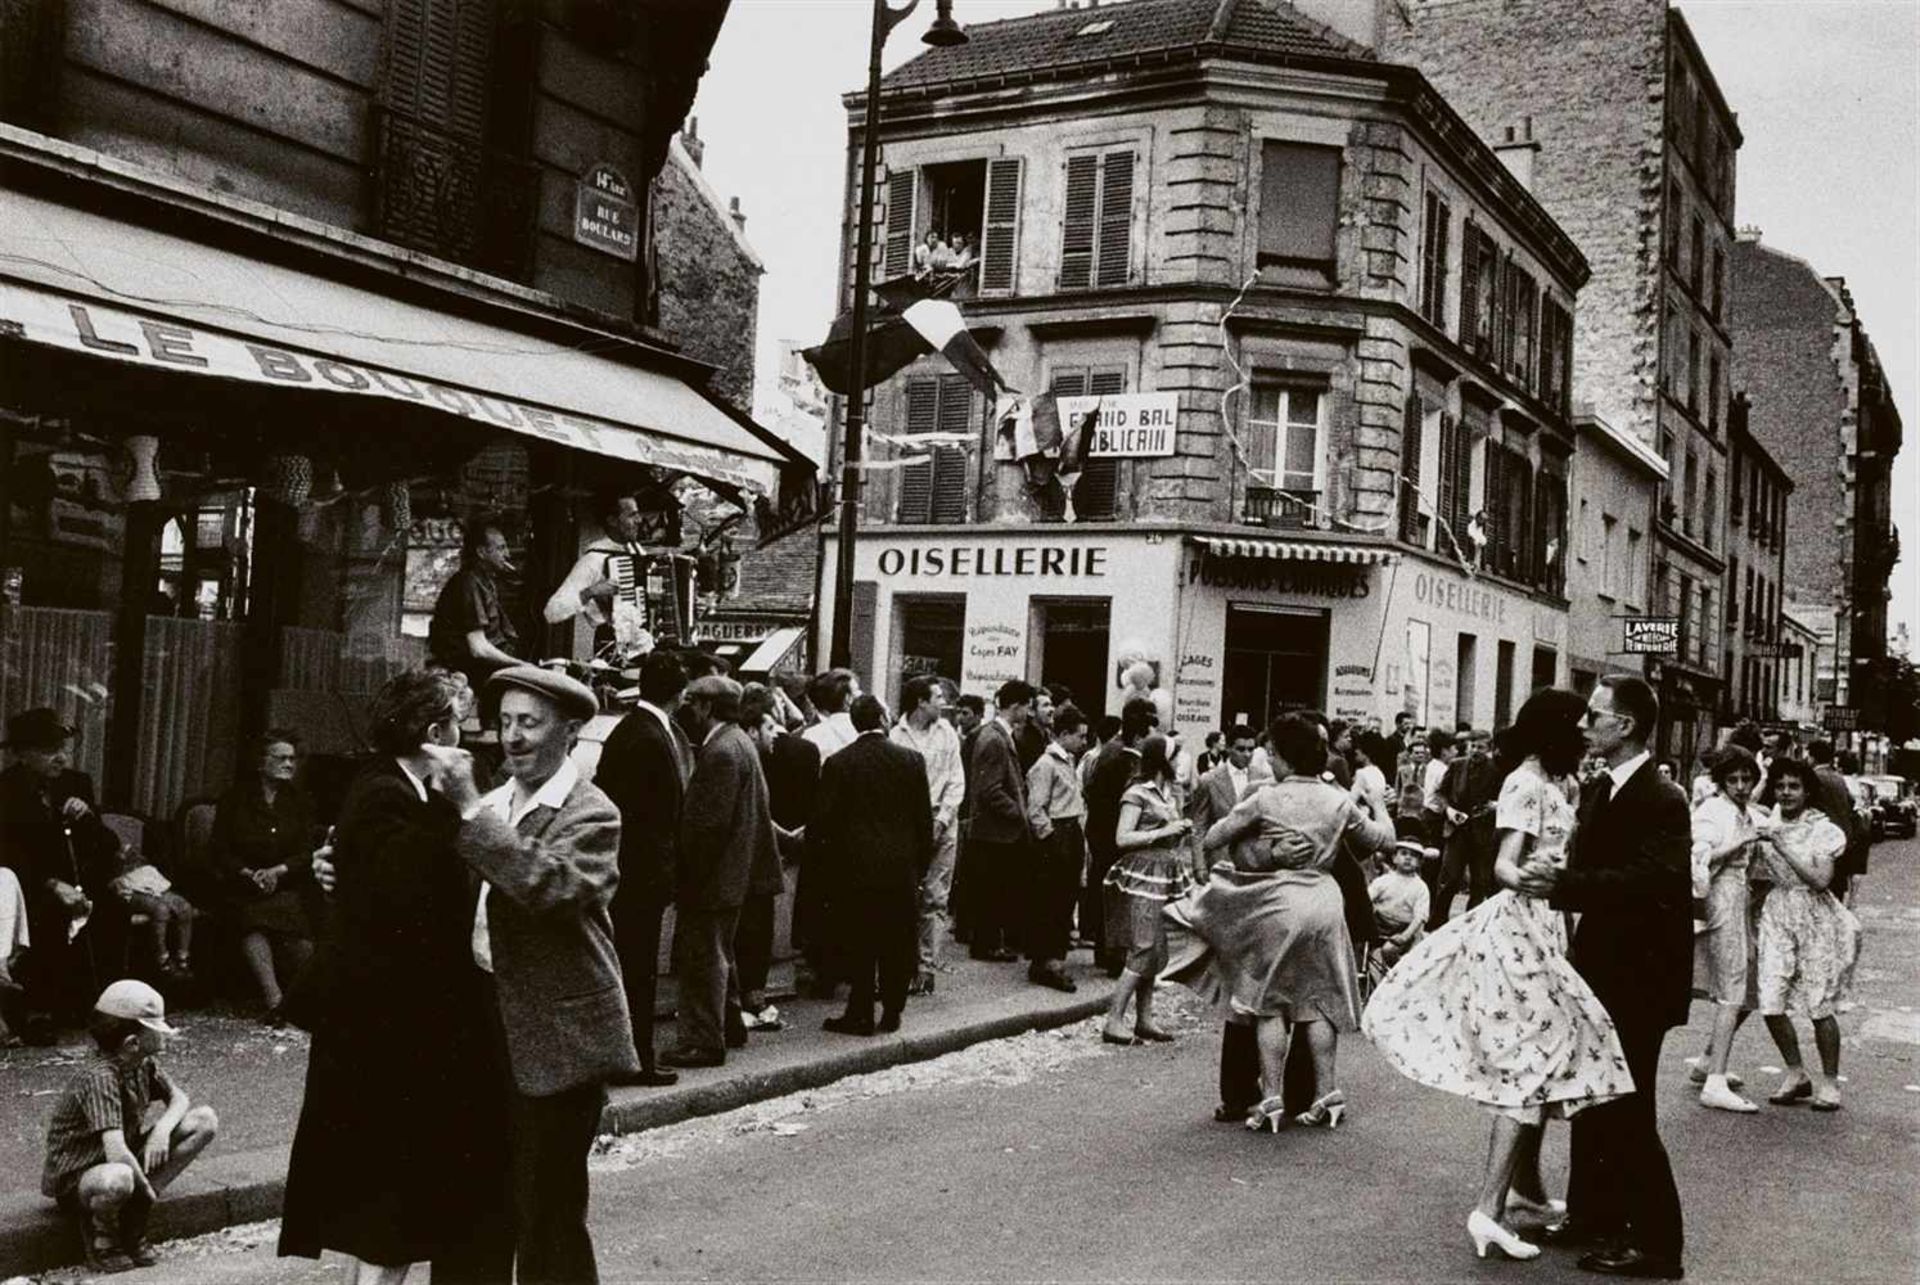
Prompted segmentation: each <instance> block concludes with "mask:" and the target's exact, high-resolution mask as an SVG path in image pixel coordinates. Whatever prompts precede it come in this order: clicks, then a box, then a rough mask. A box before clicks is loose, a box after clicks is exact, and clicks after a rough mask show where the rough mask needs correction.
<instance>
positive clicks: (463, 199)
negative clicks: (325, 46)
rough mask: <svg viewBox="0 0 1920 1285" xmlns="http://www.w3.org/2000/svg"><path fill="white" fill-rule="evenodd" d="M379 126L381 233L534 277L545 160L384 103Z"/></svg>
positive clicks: (376, 160)
mask: <svg viewBox="0 0 1920 1285" xmlns="http://www.w3.org/2000/svg"><path fill="white" fill-rule="evenodd" d="M373 129H374V149H373V169H374V176H373V177H374V183H373V222H374V228H375V230H376V232H377V233H378V235H379V236H381V237H382V238H384V239H386V240H388V241H392V242H394V243H395V244H397V245H404V246H407V247H409V248H411V249H415V250H424V251H426V252H427V253H429V254H436V255H439V256H440V257H442V258H446V259H452V260H453V261H454V262H456V263H464V264H466V265H467V266H469V267H473V268H478V269H480V270H481V271H483V272H491V273H493V274H494V275H496V276H502V277H507V278H510V279H512V280H516V281H524V280H526V279H527V278H528V277H529V276H530V275H531V273H532V268H533V227H534V216H535V214H536V213H537V210H538V205H539V197H540V169H539V167H538V166H537V165H535V164H533V163H532V162H531V161H529V160H526V159H525V158H523V157H517V156H512V155H509V154H507V153H505V152H501V151H498V150H496V149H493V148H489V147H485V146H483V145H481V144H480V143H478V142H476V141H474V140H472V139H468V138H462V137H460V136H458V135H455V134H450V133H448V132H447V131H446V130H444V129H441V128H440V127H439V126H437V125H434V124H432V123H430V122H428V121H423V120H420V119H417V118H415V117H412V116H406V115H402V114H400V113H398V112H394V111H392V110H391V109H388V108H384V107H381V108H376V109H375V112H374V125H373Z"/></svg>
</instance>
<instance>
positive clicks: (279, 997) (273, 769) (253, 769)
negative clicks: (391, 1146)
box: [210, 730, 316, 1026]
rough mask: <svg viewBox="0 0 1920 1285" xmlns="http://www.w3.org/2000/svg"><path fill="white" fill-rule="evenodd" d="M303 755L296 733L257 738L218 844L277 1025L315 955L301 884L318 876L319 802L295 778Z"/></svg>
mask: <svg viewBox="0 0 1920 1285" xmlns="http://www.w3.org/2000/svg"><path fill="white" fill-rule="evenodd" d="M298 759H299V751H298V750H297V749H296V748H295V745H294V739H293V736H292V734H291V733H288V732H282V731H277V730H276V731H269V732H267V733H266V734H265V735H264V736H262V737H260V738H259V740H257V741H255V742H254V745H253V753H252V754H251V756H250V757H249V758H248V759H247V760H244V762H245V763H246V768H247V775H246V776H245V777H244V778H242V779H241V780H238V781H236V782H234V785H233V788H231V789H230V790H228V791H227V792H226V794H225V795H223V796H221V799H220V803H219V807H218V808H217V810H216V811H215V813H214V820H213V836H212V840H211V845H210V846H211V858H212V862H213V867H214V870H215V871H216V873H217V874H218V876H219V880H220V883H219V887H220V889H221V892H222V894H223V896H224V898H225V900H226V903H227V906H228V908H229V910H230V912H231V915H232V918H233V921H234V923H235V924H236V925H237V926H238V929H239V932H240V934H241V936H240V949H241V951H242V953H243V954H244V955H245V956H246V961H247V969H248V971H249V972H251V973H252V974H253V980H254V983H255V985H257V986H258V987H259V990H260V999H261V1002H262V1003H264V1004H265V1005H266V1020H267V1024H268V1025H269V1026H279V1025H282V1024H283V1022H284V1019H283V1018H282V1016H281V1004H282V1002H283V1001H284V998H285V992H286V990H287V988H288V987H290V986H291V985H292V984H293V981H294V979H295V978H297V977H298V976H299V974H300V971H301V970H302V969H303V968H305V967H306V965H307V960H308V959H309V958H310V957H311V956H312V954H313V926H312V924H311V923H310V922H309V921H308V918H307V911H306V906H305V904H304V903H303V902H302V900H301V895H300V885H301V884H302V883H303V882H305V881H306V880H307V879H308V878H310V877H311V871H312V869H313V847H314V839H315V837H316V836H315V834H314V826H313V805H312V804H311V803H309V802H308V801H307V796H306V794H305V792H304V791H302V790H301V789H300V787H299V786H297V785H296V784H294V780H293V771H294V765H295V763H296V762H297V761H298Z"/></svg>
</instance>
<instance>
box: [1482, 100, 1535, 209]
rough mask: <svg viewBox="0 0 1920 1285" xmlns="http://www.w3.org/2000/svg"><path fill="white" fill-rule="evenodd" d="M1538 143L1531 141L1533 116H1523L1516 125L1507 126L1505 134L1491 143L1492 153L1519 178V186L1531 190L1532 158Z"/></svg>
mask: <svg viewBox="0 0 1920 1285" xmlns="http://www.w3.org/2000/svg"><path fill="white" fill-rule="evenodd" d="M1539 151H1540V144H1538V143H1536V142H1534V141H1533V117H1531V116H1527V117H1523V118H1522V119H1521V121H1520V124H1519V125H1518V126H1517V127H1516V126H1513V125H1509V126H1507V129H1506V136H1505V137H1504V138H1502V139H1501V140H1500V141H1499V142H1497V143H1495V144H1494V145H1493V153H1494V155H1496V156H1498V157H1499V158H1500V161H1501V163H1502V164H1503V165H1505V166H1506V167H1507V170H1508V171H1509V172H1510V173H1511V174H1512V175H1513V176H1514V177H1515V178H1517V179H1519V180H1520V186H1521V187H1524V188H1526V189H1527V191H1529V192H1531V191H1533V158H1534V156H1535V155H1536V154H1537V153H1538V152H1539Z"/></svg>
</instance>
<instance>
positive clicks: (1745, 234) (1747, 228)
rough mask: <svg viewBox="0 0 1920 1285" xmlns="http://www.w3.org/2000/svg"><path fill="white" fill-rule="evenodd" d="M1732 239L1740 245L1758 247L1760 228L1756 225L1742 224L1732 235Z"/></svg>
mask: <svg viewBox="0 0 1920 1285" xmlns="http://www.w3.org/2000/svg"><path fill="white" fill-rule="evenodd" d="M1733 239H1734V240H1735V241H1738V242H1739V243H1740V244H1741V245H1759V244H1760V228H1759V227H1758V225H1756V224H1752V223H1747V224H1744V225H1742V226H1741V228H1740V229H1739V231H1737V232H1735V233H1734V234H1733Z"/></svg>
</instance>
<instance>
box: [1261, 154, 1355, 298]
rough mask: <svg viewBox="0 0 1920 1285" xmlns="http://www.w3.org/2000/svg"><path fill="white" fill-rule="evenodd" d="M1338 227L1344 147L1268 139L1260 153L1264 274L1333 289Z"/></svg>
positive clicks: (1286, 280) (1300, 283)
mask: <svg viewBox="0 0 1920 1285" xmlns="http://www.w3.org/2000/svg"><path fill="white" fill-rule="evenodd" d="M1339 226H1340V149H1339V148H1337V147H1315V146H1311V145H1309V144H1305V143H1283V142H1275V141H1272V140H1268V141H1267V142H1265V143H1263V144H1262V145H1261V149H1260V251H1259V264H1258V266H1259V267H1260V269H1261V272H1262V274H1263V275H1265V276H1268V277H1269V279H1271V280H1273V281H1276V282H1279V283H1283V284H1288V285H1331V284H1332V283H1333V280H1334V274H1335V265H1334V253H1335V236H1336V233H1337V232H1338V230H1339Z"/></svg>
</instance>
